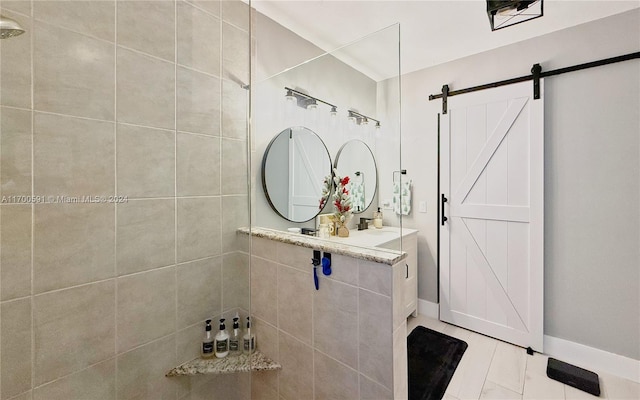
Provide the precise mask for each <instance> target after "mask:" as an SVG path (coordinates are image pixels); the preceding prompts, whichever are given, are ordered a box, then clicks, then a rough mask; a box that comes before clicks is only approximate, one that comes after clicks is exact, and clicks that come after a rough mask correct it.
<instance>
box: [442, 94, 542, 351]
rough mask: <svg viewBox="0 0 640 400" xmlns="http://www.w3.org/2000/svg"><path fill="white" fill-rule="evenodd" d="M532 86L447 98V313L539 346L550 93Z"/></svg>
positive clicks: (449, 319) (444, 137)
mask: <svg viewBox="0 0 640 400" xmlns="http://www.w3.org/2000/svg"><path fill="white" fill-rule="evenodd" d="M531 86H532V84H531V82H524V83H520V84H514V85H509V86H504V87H500V88H495V89H490V90H485V91H481V92H474V93H469V94H464V95H458V96H455V97H453V98H450V99H448V113H447V114H446V115H443V119H442V130H441V149H440V154H441V175H440V182H441V196H442V195H444V196H445V197H446V198H447V199H448V201H447V202H446V203H445V215H446V217H447V218H448V220H447V221H446V222H445V223H444V224H441V227H440V246H441V247H440V262H441V265H440V316H441V319H442V320H443V321H447V322H450V323H453V324H456V325H459V326H463V327H465V328H469V329H473V330H476V331H478V332H480V333H483V334H487V335H490V336H493V337H496V338H498V339H501V340H505V341H508V342H511V343H514V344H517V345H521V346H524V347H529V346H531V347H532V348H533V349H535V350H537V351H542V336H543V332H542V328H543V326H542V324H543V315H542V311H543V281H542V277H543V264H542V260H543V258H542V256H543V247H542V246H543V237H542V234H543V231H542V226H543V207H542V200H543V181H542V179H543V100H542V99H538V100H533V98H532V97H533V96H532V87H531ZM541 86H542V85H541Z"/></svg>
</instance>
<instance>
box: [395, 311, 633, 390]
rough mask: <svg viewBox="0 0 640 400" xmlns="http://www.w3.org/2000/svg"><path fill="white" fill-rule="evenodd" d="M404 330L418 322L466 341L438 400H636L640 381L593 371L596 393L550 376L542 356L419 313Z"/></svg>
mask: <svg viewBox="0 0 640 400" xmlns="http://www.w3.org/2000/svg"><path fill="white" fill-rule="evenodd" d="M407 323H408V327H407V332H411V331H412V330H413V328H415V327H416V326H418V325H422V326H425V327H427V328H430V329H433V330H436V331H439V332H442V333H445V334H447V335H449V336H453V337H456V338H458V339H461V340H464V341H465V342H467V344H468V345H469V347H468V348H467V351H465V353H464V356H463V357H462V360H461V361H460V364H458V368H457V369H456V372H455V374H454V375H453V378H452V379H451V382H450V383H449V387H448V388H447V391H446V393H445V396H444V399H443V400H467V399H482V400H484V399H487V400H489V399H490V400H498V399H499V400H502V399H508V400H512V399H522V400H546V399H553V400H556V399H567V400H574V399H575V400H579V399H607V400H622V399H633V400H639V399H640V384H638V383H635V382H631V381H629V380H625V379H622V378H618V377H616V376H613V375H609V374H605V373H602V372H600V371H597V370H596V371H594V372H596V373H597V374H598V375H599V377H600V391H601V394H600V397H595V396H592V395H590V394H588V393H585V392H582V391H580V390H577V389H574V388H573V387H571V386H567V385H564V384H562V383H560V382H557V381H554V380H552V379H549V378H548V377H547V374H546V368H547V358H548V357H547V356H545V355H542V354H538V353H536V354H534V355H533V356H528V355H527V353H526V351H525V349H523V348H520V347H517V346H513V345H511V344H508V343H504V342H501V341H499V340H495V339H492V338H489V337H487V336H483V335H480V334H478V333H475V332H471V331H468V330H466V329H462V328H459V327H456V326H453V325H449V324H446V323H444V322H441V321H438V320H435V319H431V318H427V317H425V316H423V315H418V317H416V318H412V317H410V318H409V320H408V321H407Z"/></svg>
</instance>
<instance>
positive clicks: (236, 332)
mask: <svg viewBox="0 0 640 400" xmlns="http://www.w3.org/2000/svg"><path fill="white" fill-rule="evenodd" d="M239 319H240V317H238V313H236V316H235V317H233V332H231V335H230V336H229V353H231V355H232V356H235V355H238V354H240V353H241V352H242V349H241V348H240V346H241V344H240V343H241V340H242V336H241V334H240V323H239V322H238V320H239Z"/></svg>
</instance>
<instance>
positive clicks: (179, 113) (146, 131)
mask: <svg viewBox="0 0 640 400" xmlns="http://www.w3.org/2000/svg"><path fill="white" fill-rule="evenodd" d="M0 7H1V8H2V14H3V15H6V16H8V17H10V18H13V19H15V20H17V21H19V23H20V24H21V25H22V26H23V27H25V28H26V30H27V31H26V33H25V34H23V35H22V36H19V37H15V38H12V39H10V40H3V41H1V42H0V196H2V197H3V201H2V204H0V400H5V399H43V400H44V399H46V400H55V399H65V400H66V399H91V400H94V399H133V398H135V399H153V400H155V399H169V400H171V399H174V400H178V399H184V398H190V399H205V398H206V399H233V398H248V397H249V395H250V387H249V384H248V379H247V374H245V375H243V376H224V377H198V378H197V379H189V378H184V379H182V378H166V377H165V376H164V374H165V373H166V372H167V371H168V370H169V369H171V368H172V367H174V366H175V365H178V364H180V363H182V362H185V361H188V360H190V359H192V358H194V357H197V356H198V350H199V341H200V340H201V335H202V332H203V325H204V324H203V320H204V319H206V318H211V317H213V318H217V317H218V316H220V315H225V316H226V317H231V316H232V314H233V313H235V311H236V310H239V311H240V312H241V314H243V315H244V313H245V311H244V310H248V309H249V289H250V285H249V277H250V276H249V275H250V274H249V258H248V256H246V253H247V252H248V247H247V245H248V242H247V241H238V240H237V239H236V233H235V231H236V228H237V227H239V226H246V225H248V206H249V202H248V199H247V193H248V190H247V176H246V171H247V156H246V154H247V130H246V123H247V120H246V109H247V106H246V101H247V96H248V94H247V92H246V90H244V89H242V88H240V85H239V83H238V82H239V81H242V82H244V83H248V81H249V79H248V73H249V65H248V61H249V32H248V30H249V15H248V7H247V6H246V5H245V4H244V3H242V2H241V1H240V0H234V1H182V0H154V1H120V0H118V1H113V0H101V1H29V0H24V1H22V0H18V1H5V0H0ZM32 195H39V196H109V195H118V196H128V201H127V202H124V203H118V204H115V203H104V204H97V203H65V204H30V203H28V202H25V201H24V200H25V199H11V198H10V197H8V196H32ZM16 200H17V202H18V203H20V204H9V203H11V202H12V201H13V202H14V203H15V202H16Z"/></svg>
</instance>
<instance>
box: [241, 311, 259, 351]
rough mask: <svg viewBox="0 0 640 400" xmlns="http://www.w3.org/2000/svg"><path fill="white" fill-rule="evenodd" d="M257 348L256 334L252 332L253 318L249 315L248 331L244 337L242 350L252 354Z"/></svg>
mask: <svg viewBox="0 0 640 400" xmlns="http://www.w3.org/2000/svg"><path fill="white" fill-rule="evenodd" d="M255 349H256V336H255V335H254V334H253V332H251V319H250V318H249V317H247V333H245V334H244V337H243V338H242V351H243V352H244V354H251V353H253V351H254V350H255Z"/></svg>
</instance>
